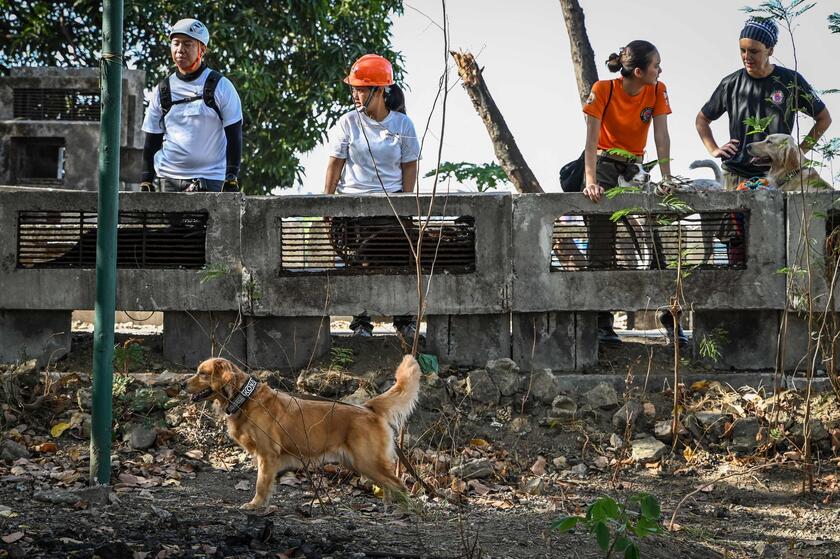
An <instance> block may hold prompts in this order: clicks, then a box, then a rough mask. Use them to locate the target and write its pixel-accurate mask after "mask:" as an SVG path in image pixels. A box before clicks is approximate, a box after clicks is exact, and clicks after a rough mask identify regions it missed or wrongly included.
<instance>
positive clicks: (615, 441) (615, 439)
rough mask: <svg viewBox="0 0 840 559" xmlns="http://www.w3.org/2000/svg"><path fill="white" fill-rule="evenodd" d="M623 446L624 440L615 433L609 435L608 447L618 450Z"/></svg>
mask: <svg viewBox="0 0 840 559" xmlns="http://www.w3.org/2000/svg"><path fill="white" fill-rule="evenodd" d="M623 446H624V439H622V438H621V437H619V436H618V435H617V434H615V433H610V447H611V448H615V449H619V448H621V447H623Z"/></svg>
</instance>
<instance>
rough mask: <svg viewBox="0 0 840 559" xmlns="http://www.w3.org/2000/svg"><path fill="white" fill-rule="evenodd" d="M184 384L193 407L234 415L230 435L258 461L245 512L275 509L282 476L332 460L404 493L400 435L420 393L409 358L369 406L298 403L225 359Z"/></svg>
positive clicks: (416, 372) (416, 373) (417, 370)
mask: <svg viewBox="0 0 840 559" xmlns="http://www.w3.org/2000/svg"><path fill="white" fill-rule="evenodd" d="M185 385H186V391H187V393H189V394H192V401H193V402H200V401H203V400H211V401H213V403H214V406H215V407H217V408H218V409H219V410H220V411H224V413H226V414H227V424H228V434H229V435H230V437H231V438H232V439H233V440H235V441H236V442H237V443H238V444H239V445H240V446H241V447H242V448H244V449H245V450H247V451H248V452H249V453H250V454H251V456H253V457H254V459H255V461H256V464H257V470H258V471H257V490H256V494H255V495H254V498H253V499H252V500H251V501H250V502H249V503H246V504H244V505H242V507H241V508H243V509H257V508H262V507H264V506H265V505H266V504H267V503H268V500H269V499H270V497H271V493H272V490H273V487H274V478H275V476H276V475H277V473H278V472H281V471H285V470H290V469H296V468H302V467H306V466H309V465H312V464H315V465H320V464H323V463H324V462H330V461H337V462H340V463H342V464H345V465H347V466H349V467H351V468H353V469H354V470H356V471H357V472H358V473H360V474H362V475H363V476H365V477H368V478H370V479H371V480H373V481H374V482H375V483H376V484H378V485H380V486H381V487H383V488H384V489H386V490H391V491H404V490H405V485H404V484H403V483H402V481H401V480H400V479H399V478H398V477H396V476H395V475H394V464H395V461H396V455H395V451H394V432H395V430H396V429H399V427H400V426H401V425H402V424H403V423H404V422H405V420H406V419H407V418H408V416H409V415H410V414H411V412H412V410H413V409H414V406H415V404H416V403H417V395H418V392H419V390H420V367H419V365H418V364H417V361H416V360H415V359H414V358H413V357H411V356H410V355H406V356H405V357H404V358H403V360H402V363H400V366H399V367H398V368H397V373H396V384H394V386H392V387H391V388H390V389H389V390H388V391H387V392H385V393H384V394H380V395H379V396H376V397H374V398H371V399H370V400H368V401H367V402H365V403H364V404H362V405H351V404H344V403H341V402H334V401H325V400H305V399H300V398H296V397H294V396H292V395H291V394H287V393H285V392H279V391H276V390H272V389H271V388H269V387H268V386H266V385H265V384H263V383H259V382H257V381H256V379H253V378H252V377H250V376H249V375H247V374H246V373H244V372H242V371H241V370H240V369H239V368H237V367H236V366H235V365H234V364H233V363H231V362H230V361H227V360H226V359H219V358H216V359H208V360H206V361H204V362H203V363H202V364H201V365H199V366H198V370H197V371H196V373H195V374H194V375H193V376H191V377H190V378H189V379H187V381H186V383H185ZM237 404H239V405H238V406H237Z"/></svg>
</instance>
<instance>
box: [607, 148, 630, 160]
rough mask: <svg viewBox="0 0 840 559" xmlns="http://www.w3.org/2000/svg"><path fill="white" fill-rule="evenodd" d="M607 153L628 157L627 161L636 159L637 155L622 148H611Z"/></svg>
mask: <svg viewBox="0 0 840 559" xmlns="http://www.w3.org/2000/svg"><path fill="white" fill-rule="evenodd" d="M607 153H609V154H610V155H615V156H618V157H626V158H627V159H634V160H635V159H636V154H635V153H631V152H629V151H627V150H626V149H621V148H610V149H608V150H607Z"/></svg>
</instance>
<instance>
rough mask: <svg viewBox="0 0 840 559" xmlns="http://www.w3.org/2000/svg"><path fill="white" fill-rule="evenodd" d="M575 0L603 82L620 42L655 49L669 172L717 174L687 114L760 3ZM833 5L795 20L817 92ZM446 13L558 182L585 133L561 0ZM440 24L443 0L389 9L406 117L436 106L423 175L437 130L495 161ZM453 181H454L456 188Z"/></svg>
mask: <svg viewBox="0 0 840 559" xmlns="http://www.w3.org/2000/svg"><path fill="white" fill-rule="evenodd" d="M788 1H789V0H785V3H787V2H788ZM580 3H581V6H582V7H583V10H584V12H585V15H586V27H587V31H588V34H589V40H590V42H591V43H592V47H593V49H594V51H595V60H596V63H597V64H598V71H599V77H600V79H609V78H611V77H616V76H617V74H610V73H609V72H608V71H607V69H606V66H605V65H604V64H603V62H604V61H605V60H606V59H607V57H608V56H609V54H610V53H612V52H616V51H617V50H618V49H619V48H620V47H622V46H623V45H625V44H626V43H629V42H630V41H632V40H634V39H645V40H648V41H650V42H652V43H653V44H654V45H656V46H657V48H658V50H659V52H660V55H661V57H662V75H661V76H660V80H661V81H662V82H664V83H665V84H666V86H667V87H668V94H669V99H670V102H671V108H672V109H673V114H671V115H670V116H669V117H668V128H669V130H670V133H671V157H672V162H671V166H672V172H673V173H674V174H677V175H680V176H685V177H691V178H701V177H702V178H712V175H711V171H710V170H709V169H698V170H694V171H692V170H689V169H688V166H689V164H690V163H691V162H692V161H694V160H696V159H707V158H708V157H709V156H708V153H707V152H706V150H705V148H704V147H703V144H702V143H701V142H700V139H699V137H698V136H697V132H696V131H695V128H694V119H695V117H696V116H697V112H698V111H699V110H700V107H702V106H703V104H704V103H705V102H706V101H707V100H708V98H709V97H710V95H711V93H712V91H714V89H715V87H716V86H717V84H718V83H719V82H720V80H721V78H723V77H724V76H726V75H728V74H730V73H732V72H733V71H735V70H737V69H739V68H741V67H742V66H741V61H740V56H739V51H738V36H739V33H740V31H741V28H742V27H743V23H744V21H745V20H746V18H747V17H748V15H747V14H746V13H745V12H743V11H742V10H741V8H742V7H744V6H746V5H751V6H756V5H758V2H752V3H750V2H748V1H747V0H705V1H704V2H688V1H685V0H677V1H673V0H672V1H666V0H636V1H634V2H627V1H626V0H624V1H618V0H581V2H580ZM836 11H840V2H838V1H837V0H831V1H828V0H818V1H817V5H816V7H814V8H813V9H812V10H811V11H809V12H807V13H805V14H804V15H802V16H801V17H800V18H799V20H797V22H796V26H795V28H794V29H793V32H794V37H795V41H796V51H797V59H798V69H799V71H800V73H801V74H802V75H803V76H804V77H805V79H806V80H808V81H809V82H810V83H811V85H813V86H814V87H815V88H817V89H818V90H826V89H832V88H837V89H840V72H838V71H837V64H836V60H835V61H834V62H830V61H831V60H832V58H831V57H832V56H834V57H836V56H837V55H838V53H840V35H836V34H835V35H833V34H831V33H830V32H829V31H828V23H827V17H828V15H829V14H830V13H832V12H836ZM447 16H448V21H449V37H450V39H449V40H450V48H451V49H454V50H464V51H470V52H472V53H473V54H474V55H475V56H476V59H477V61H478V64H479V66H481V67H483V68H484V73H483V75H484V79H485V82H486V84H487V86H488V88H489V91H490V93H491V94H492V96H493V98H494V100H495V101H496V104H497V105H498V107H499V109H500V111H501V113H502V115H503V116H504V118H505V120H506V121H507V124H508V127H509V128H510V129H511V131H512V133H513V135H514V137H515V139H516V141H517V143H518V145H519V148H520V150H521V151H522V154H523V156H524V158H525V160H526V162H527V163H528V165H529V166H530V167H531V170H532V171H533V172H534V174H535V175H536V177H537V179H538V180H539V182H540V184H541V185H542V187H543V189H544V190H545V191H547V192H554V191H560V184H559V181H558V178H557V175H558V172H559V170H560V167H562V166H563V164H565V163H567V162H568V161H570V160H572V159H575V158H577V156H579V155H580V152H581V151H582V150H583V145H584V140H585V134H586V132H585V127H584V120H583V116H582V113H581V105H580V100H579V96H578V92H577V85H576V82H575V77H574V70H573V66H572V62H571V56H570V49H569V39H568V35H567V34H566V27H565V24H564V21H563V12H562V10H561V8H560V3H559V2H558V1H557V0H519V1H518V2H513V1H511V0H449V1H448V2H447ZM442 21H443V17H442V11H441V3H440V2H439V1H437V0H407V1H406V2H405V13H404V14H403V15H401V16H394V19H393V26H392V34H393V46H394V48H395V49H396V50H398V51H400V52H401V53H402V55H403V67H404V69H405V81H404V84H405V86H406V87H405V88H404V89H405V90H406V106H407V109H408V115H409V116H410V117H411V118H412V120H413V122H414V124H415V127H416V128H417V131H418V134H422V133H423V131H424V130H425V129H426V122H427V120H429V117H430V114H431V123H430V125H429V131H428V135H427V137H426V141H425V144H424V148H423V154H422V156H421V162H420V175H421V176H422V175H424V174H425V173H426V172H428V171H429V170H432V169H434V168H435V165H436V161H437V151H438V147H439V145H440V144H439V142H440V139H441V137H442V139H443V154H442V161H453V162H460V161H467V162H470V163H485V162H490V161H495V156H494V153H493V146H492V144H491V142H490V137H489V135H488V134H487V130H486V128H485V127H484V124H483V122H482V120H481V118H480V117H479V116H478V114H477V113H476V111H475V109H474V108H473V106H472V103H471V102H470V100H469V98H468V97H467V94H466V92H465V91H464V89H463V88H462V87H461V85H460V84H457V85H456V84H455V81H456V80H457V71H456V70H455V69H454V68H453V66H452V65H453V62H452V58H451V57H449V56H448V55H446V56H444V43H443V33H442V31H441V29H440V28H439V25H440V24H441V23H442ZM832 53H833V54H832ZM773 62H774V63H776V64H781V65H782V66H787V67H789V68H793V67H794V56H793V48H792V42H791V38H790V36H789V35H788V34H787V31H786V30H784V29H781V28H780V39H779V44H778V45H777V46H776V48H775V52H774V60H773ZM444 63H446V64H447V65H448V67H449V72H450V84H451V85H454V87H451V90H450V91H449V95H448V100H447V107H446V126H445V128H444V130H443V132H442V133H441V108H440V104H439V105H438V107H437V109H436V110H435V112H434V113H432V106H433V102H434V97H435V95H436V94H437V91H438V82H439V79H440V76H441V75H442V72H443V70H444ZM342 77H343V76H336V79H341V78H342ZM823 100H824V101H825V102H826V105H827V106H828V109H829V111H830V112H831V113H832V115H833V117H834V124H833V126H832V128H831V129H829V131H828V134H827V136H828V137H833V136H840V94H833V95H825V96H824V97H823ZM348 109H349V105H348ZM810 125H811V122H810V120H808V119H805V121H804V124H803V134H804V133H805V132H807V130H808V129H809V128H810ZM712 130H713V131H714V133H715V137H716V139H717V140H718V143H719V144H723V143H724V142H725V141H726V139H727V136H728V132H727V130H728V124H727V119H726V117H725V116H724V117H722V118H721V119H719V120H718V121H716V122H715V123H714V124H713V126H712ZM326 144H327V142H325V143H324V144H322V145H321V146H319V147H317V148H315V149H314V150H312V151H311V152H309V153H306V154H303V158H302V164H303V165H304V167H305V169H306V176H305V178H304V180H303V184H302V185H298V186H296V187H295V188H292V189H285V190H284V192H283V193H284V194H295V193H309V192H311V193H319V192H322V191H323V185H324V172H325V169H326V163H327V160H328V157H329V156H328V152H327V149H326ZM648 154H649V157H648V159H653V158H654V157H655V154H656V151H655V147H654V145H653V131H652V130H651V132H650V134H649V141H648ZM824 174H827V173H824ZM835 174H836V170H835ZM655 178H656V175H655ZM431 181H432V179H431V178H429V179H421V186H420V189H421V191H422V190H427V189H430V188H431ZM451 189H452V190H456V185H454V184H453V185H452V186H451ZM461 189H470V186H469V185H467V186H466V188H464V187H462V188H461Z"/></svg>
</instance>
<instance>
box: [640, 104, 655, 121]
mask: <svg viewBox="0 0 840 559" xmlns="http://www.w3.org/2000/svg"><path fill="white" fill-rule="evenodd" d="M639 116H640V117H641V119H642V122H650V119H652V118H653V107H645V108H644V109H642V114H640V115H639Z"/></svg>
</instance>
